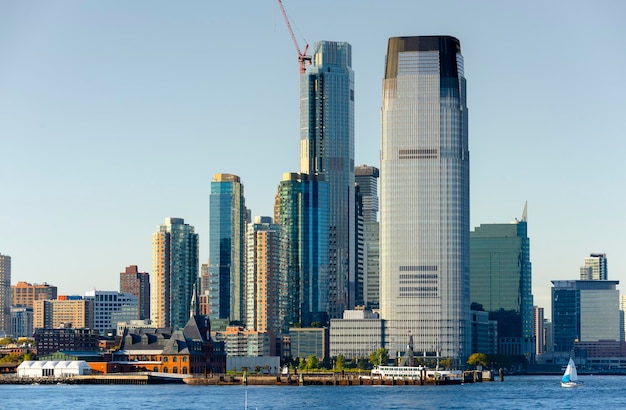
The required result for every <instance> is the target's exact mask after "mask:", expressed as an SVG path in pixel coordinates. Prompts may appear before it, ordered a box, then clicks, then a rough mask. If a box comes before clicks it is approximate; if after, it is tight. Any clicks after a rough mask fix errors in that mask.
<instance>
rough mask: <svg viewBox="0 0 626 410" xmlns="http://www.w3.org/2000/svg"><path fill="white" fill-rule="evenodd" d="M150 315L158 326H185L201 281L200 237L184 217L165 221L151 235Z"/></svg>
mask: <svg viewBox="0 0 626 410" xmlns="http://www.w3.org/2000/svg"><path fill="white" fill-rule="evenodd" d="M152 275H153V277H152V279H151V281H150V298H151V303H150V316H151V320H152V322H153V324H154V326H156V327H169V326H172V327H175V328H181V327H183V326H185V323H187V320H189V314H190V308H191V300H192V297H193V290H194V285H195V284H196V280H197V278H198V234H196V233H195V232H194V227H193V226H191V225H189V224H186V223H185V220H184V219H182V218H165V223H164V224H162V225H159V226H158V227H157V230H156V231H155V232H154V233H153V234H152Z"/></svg>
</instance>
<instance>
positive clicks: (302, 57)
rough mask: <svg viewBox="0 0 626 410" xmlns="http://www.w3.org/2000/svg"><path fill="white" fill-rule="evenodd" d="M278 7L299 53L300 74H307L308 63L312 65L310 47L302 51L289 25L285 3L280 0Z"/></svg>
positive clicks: (306, 45)
mask: <svg viewBox="0 0 626 410" xmlns="http://www.w3.org/2000/svg"><path fill="white" fill-rule="evenodd" d="M278 5H279V6H280V11H281V12H282V13H283V17H284V18H285V23H287V29H288V30H289V34H290V35H291V40H292V41H293V45H294V46H295V47H296V51H297V52H298V62H299V63H300V74H304V73H306V63H307V61H308V62H309V64H310V63H311V56H308V55H306V52H307V51H308V50H309V45H308V44H305V46H304V51H300V46H299V45H298V41H297V40H296V36H295V35H294V34H293V30H292V29H291V24H290V23H289V18H288V17H287V12H286V11H285V7H284V6H283V2H282V1H281V0H278Z"/></svg>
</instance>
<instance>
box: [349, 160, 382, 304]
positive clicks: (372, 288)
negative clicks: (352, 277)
mask: <svg viewBox="0 0 626 410" xmlns="http://www.w3.org/2000/svg"><path fill="white" fill-rule="evenodd" d="M379 176H380V173H379V170H378V168H376V167H372V166H368V165H359V166H357V167H356V168H355V169H354V180H355V181H356V183H357V185H358V186H359V191H360V193H361V198H362V202H363V207H362V211H363V281H362V292H363V304H364V305H365V306H366V307H367V308H369V309H377V308H378V307H379V300H380V267H379V262H380V259H379V256H380V235H379V223H378V178H379Z"/></svg>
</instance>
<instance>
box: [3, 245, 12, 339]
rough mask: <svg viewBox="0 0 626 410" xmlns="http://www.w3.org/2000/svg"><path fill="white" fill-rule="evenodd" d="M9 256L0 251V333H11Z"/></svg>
mask: <svg viewBox="0 0 626 410" xmlns="http://www.w3.org/2000/svg"><path fill="white" fill-rule="evenodd" d="M11 301H12V291H11V257H10V256H9V255H3V254H1V253H0V334H4V335H8V334H10V333H11Z"/></svg>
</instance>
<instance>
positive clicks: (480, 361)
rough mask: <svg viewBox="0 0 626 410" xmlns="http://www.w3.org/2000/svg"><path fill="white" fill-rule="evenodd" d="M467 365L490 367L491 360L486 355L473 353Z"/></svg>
mask: <svg viewBox="0 0 626 410" xmlns="http://www.w3.org/2000/svg"><path fill="white" fill-rule="evenodd" d="M467 364H469V365H470V366H478V365H480V366H485V367H487V366H488V365H489V358H488V357H487V355H486V354H484V353H472V354H471V355H470V357H469V358H468V359H467Z"/></svg>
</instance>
